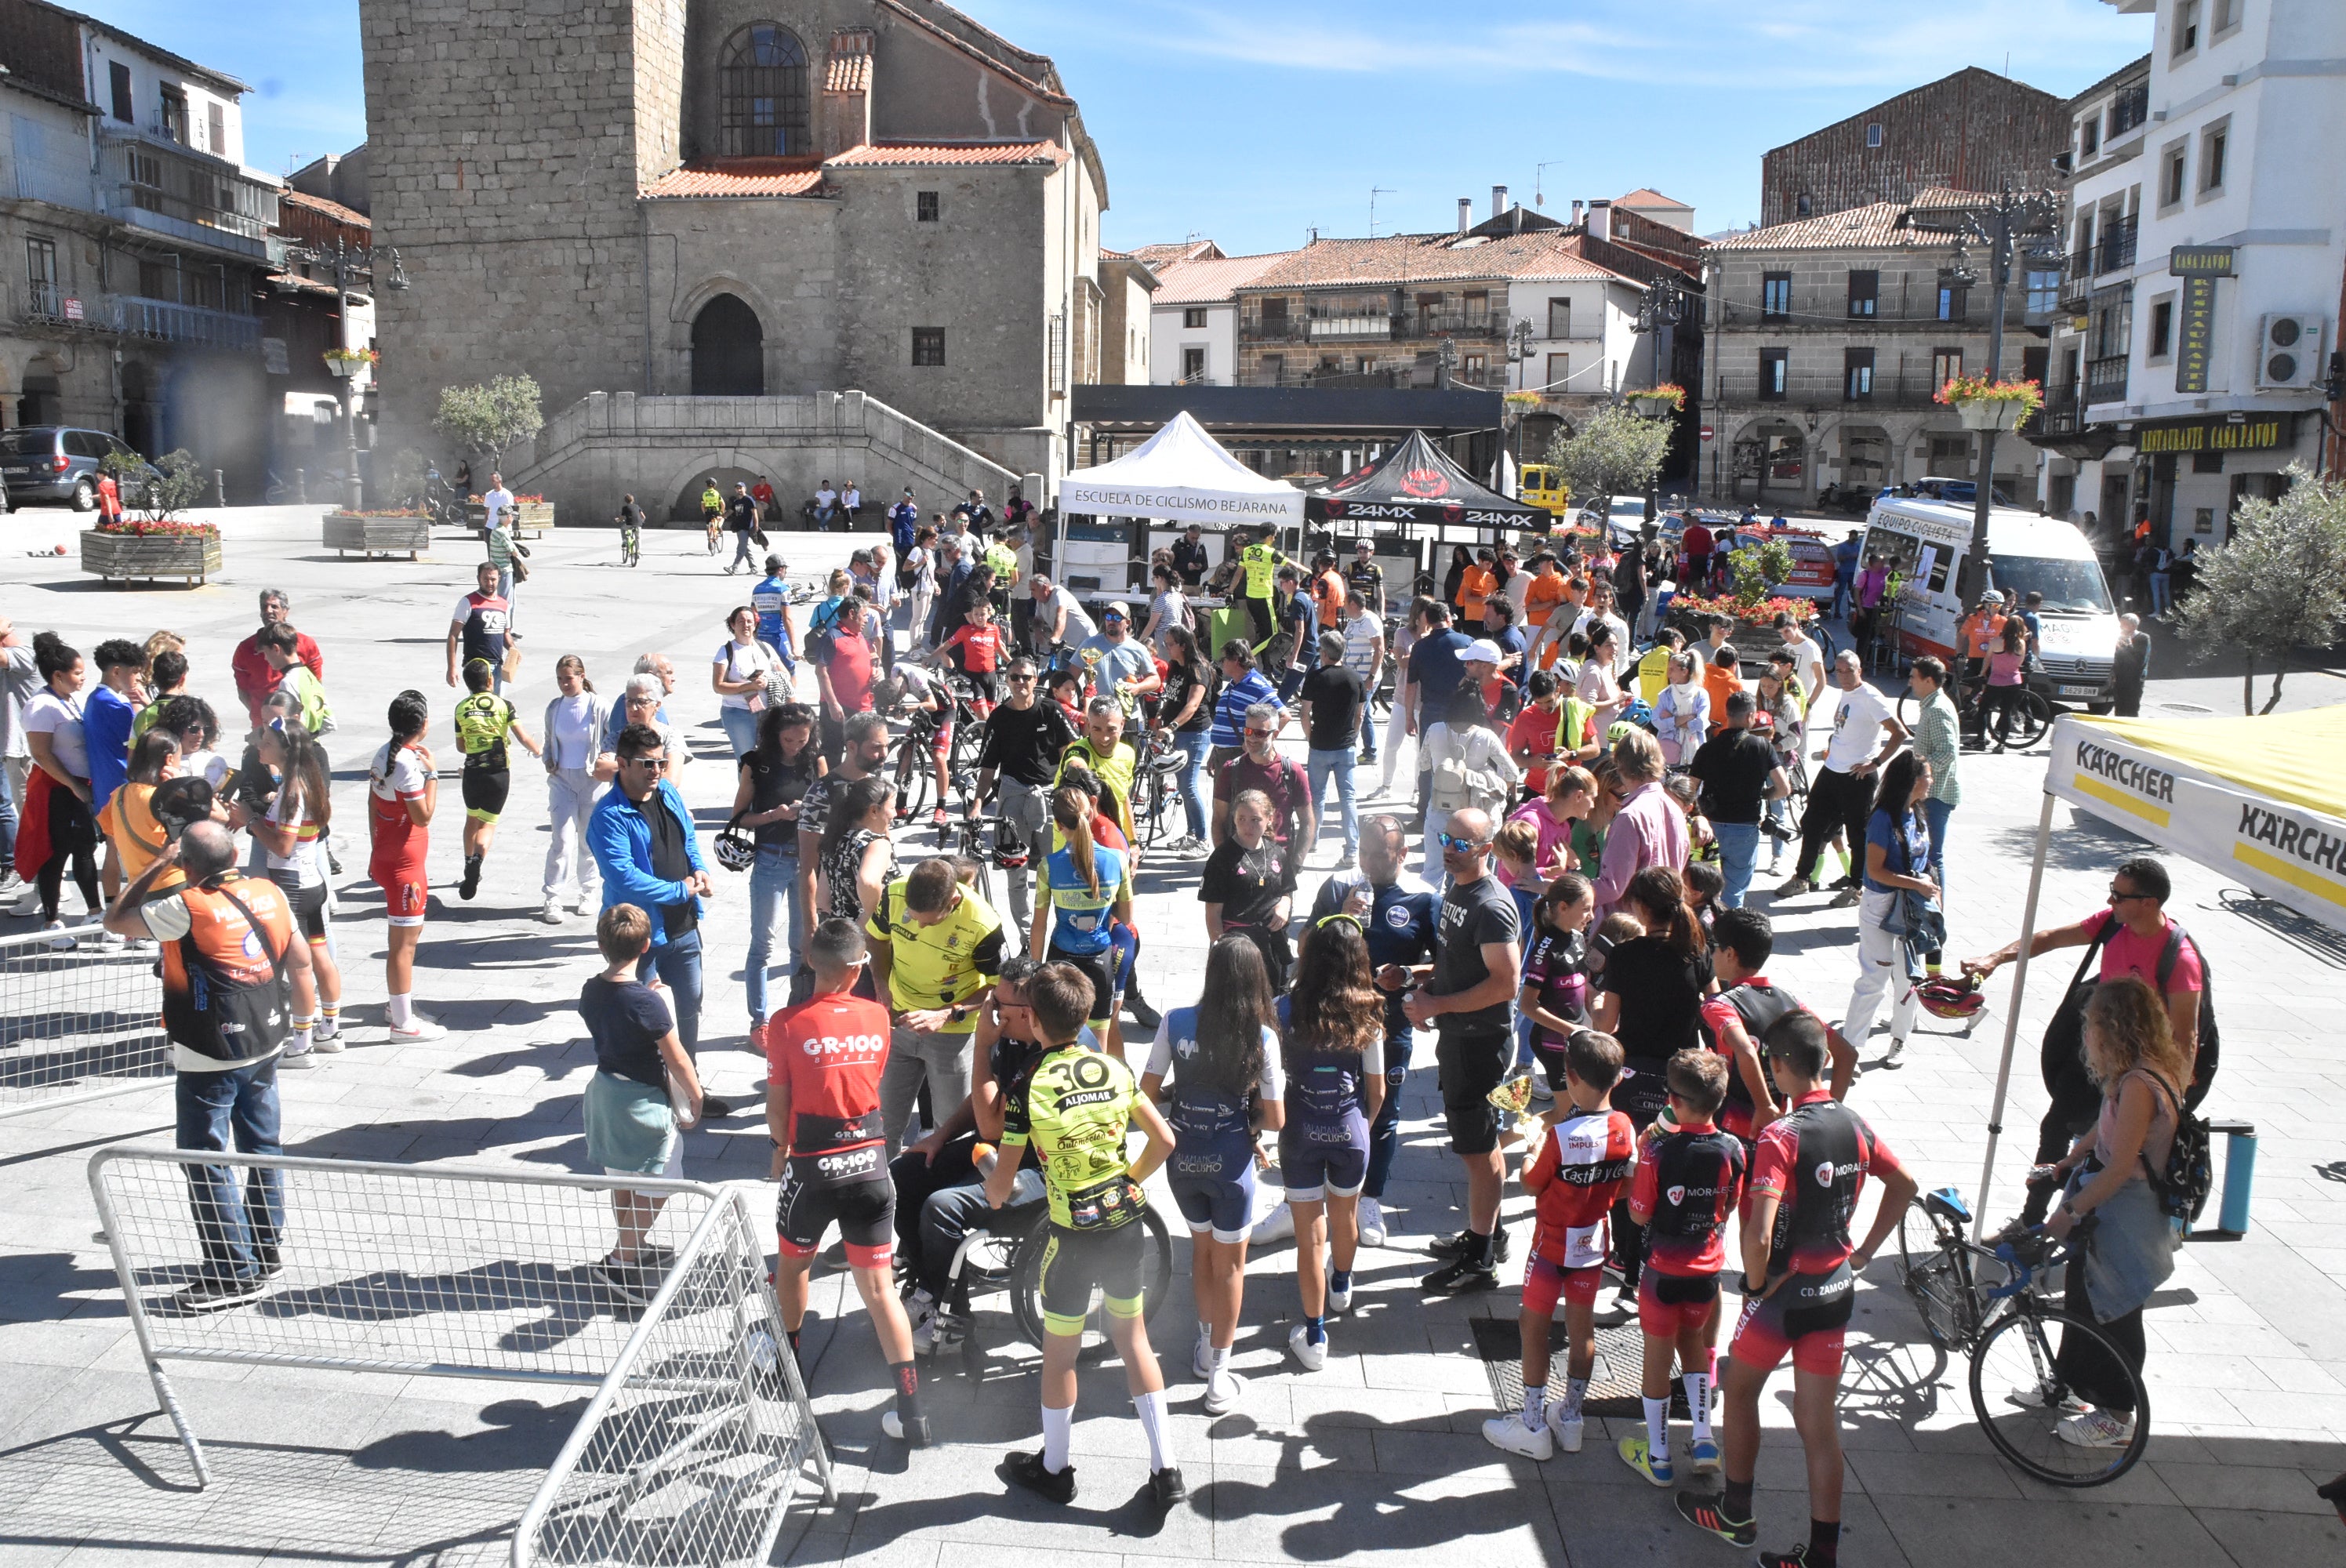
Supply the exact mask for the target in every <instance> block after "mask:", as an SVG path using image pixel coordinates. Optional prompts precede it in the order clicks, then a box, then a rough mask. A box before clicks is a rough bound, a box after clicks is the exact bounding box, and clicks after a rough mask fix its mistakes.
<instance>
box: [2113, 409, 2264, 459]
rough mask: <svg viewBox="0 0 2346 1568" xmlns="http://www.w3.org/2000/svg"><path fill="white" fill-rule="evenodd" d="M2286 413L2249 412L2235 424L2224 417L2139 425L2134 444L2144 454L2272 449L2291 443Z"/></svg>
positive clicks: (2136, 429)
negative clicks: (2247, 415) (2246, 416)
mask: <svg viewBox="0 0 2346 1568" xmlns="http://www.w3.org/2000/svg"><path fill="white" fill-rule="evenodd" d="M2290 423H2291V422H2290V418H2289V416H2288V415H2286V414H2269V413H2268V414H2250V415H2249V417H2248V418H2247V419H2245V420H2242V421H2240V422H2239V423H2237V424H2236V423H2233V422H2231V421H2230V420H2224V419H2194V420H2181V421H2178V422H2177V423H2173V424H2146V425H2137V427H2136V428H2135V432H2134V441H2135V447H2136V449H2137V451H2139V452H2140V453H2142V454H2143V455H2144V456H2145V457H2150V456H2154V455H2156V454H2157V453H2186V452H2270V451H2272V450H2273V449H2275V448H2277V447H2283V446H2287V445H2289V444H2290V439H2291V438H2290Z"/></svg>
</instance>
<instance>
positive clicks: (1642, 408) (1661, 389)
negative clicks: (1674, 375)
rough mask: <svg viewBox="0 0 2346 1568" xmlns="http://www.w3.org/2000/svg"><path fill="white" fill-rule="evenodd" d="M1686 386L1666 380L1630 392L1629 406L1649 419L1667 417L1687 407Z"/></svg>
mask: <svg viewBox="0 0 2346 1568" xmlns="http://www.w3.org/2000/svg"><path fill="white" fill-rule="evenodd" d="M1686 400H1687V394H1686V388H1684V387H1682V386H1680V385H1678V383H1677V382H1663V383H1662V384H1661V385H1659V386H1656V387H1647V388H1646V389H1645V390H1644V391H1642V392H1631V393H1630V394H1629V406H1630V407H1631V408H1633V409H1636V410H1637V412H1639V413H1641V414H1643V415H1645V416H1646V417H1647V419H1667V418H1668V417H1669V416H1670V415H1672V414H1674V413H1677V412H1678V411H1679V410H1681V409H1683V408H1685V407H1686Z"/></svg>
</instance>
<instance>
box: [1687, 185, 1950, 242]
mask: <svg viewBox="0 0 2346 1568" xmlns="http://www.w3.org/2000/svg"><path fill="white" fill-rule="evenodd" d="M1994 200H1995V198H1994V197H1993V196H1984V195H1982V194H1981V193H1979V192H1978V191H1972V190H1949V189H1947V188H1944V187H1934V188H1931V189H1929V190H1925V191H1923V192H1921V193H1919V194H1918V195H1916V196H1915V197H1914V199H1913V200H1911V201H1877V202H1875V203H1873V205H1872V206H1871V207H1853V208H1851V209H1849V210H1848V211H1846V212H1831V213H1827V214H1826V215H1825V216H1824V217H1822V218H1796V219H1793V220H1792V221H1790V223H1773V224H1770V225H1769V226H1768V227H1767V228H1765V229H1749V230H1747V231H1746V232H1744V233H1741V234H1737V235H1731V236H1729V238H1727V239H1721V240H1719V241H1717V242H1716V243H1715V244H1714V245H1713V247H1712V249H1717V250H1845V249H1880V250H1913V249H1941V248H1943V247H1944V246H1945V245H1946V244H1947V243H1948V238H1947V235H1946V234H1945V233H1944V232H1943V231H1934V230H1932V229H1913V228H1908V227H1906V226H1904V225H1903V224H1902V222H1901V221H1900V220H1901V219H1903V218H1904V217H1905V216H1906V214H1907V213H1909V212H1911V211H1913V210H1914V209H1917V208H1920V209H1924V210H1934V209H1937V210H1943V209H1953V208H1964V207H1985V206H1988V205H1989V204H1991V203H1993V202H1994Z"/></svg>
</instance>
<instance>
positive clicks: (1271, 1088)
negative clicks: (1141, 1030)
mask: <svg viewBox="0 0 2346 1568" xmlns="http://www.w3.org/2000/svg"><path fill="white" fill-rule="evenodd" d="M1191 1016H1192V1017H1195V1016H1196V1014H1195V1013H1192V1014H1191ZM1177 1054H1178V1056H1179V1057H1180V1058H1181V1060H1182V1061H1184V1062H1187V1061H1188V1060H1189V1059H1190V1058H1191V1057H1193V1056H1195V1055H1196V1054H1198V1042H1197V1041H1196V1040H1194V1039H1184V1040H1176V1039H1174V1038H1173V1015H1172V1014H1171V1013H1167V1014H1166V1015H1165V1017H1164V1019H1163V1020H1162V1021H1160V1022H1159V1023H1158V1025H1157V1043H1156V1044H1154V1045H1151V1046H1150V1047H1149V1048H1148V1065H1147V1066H1146V1067H1143V1068H1142V1069H1141V1072H1142V1074H1150V1073H1154V1074H1157V1076H1158V1077H1159V1078H1164V1079H1171V1078H1172V1077H1173V1058H1174V1057H1175V1056H1176V1055H1177ZM1260 1092H1261V1095H1262V1103H1263V1104H1264V1105H1277V1104H1279V1102H1280V1101H1281V1100H1282V1099H1284V1098H1286V1096H1287V1079H1286V1076H1285V1075H1284V1074H1282V1073H1281V1072H1280V1065H1279V1032H1278V1031H1277V1030H1275V1029H1272V1028H1270V1027H1269V1026H1268V1025H1266V1026H1265V1027H1264V1029H1263V1032H1262V1085H1261V1091H1260Z"/></svg>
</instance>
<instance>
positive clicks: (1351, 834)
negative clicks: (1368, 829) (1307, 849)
mask: <svg viewBox="0 0 2346 1568" xmlns="http://www.w3.org/2000/svg"><path fill="white" fill-rule="evenodd" d="M1303 770H1304V774H1305V776H1306V777H1307V778H1308V779H1310V780H1311V825H1312V834H1313V836H1314V837H1315V838H1316V837H1318V835H1319V827H1320V803H1321V800H1323V799H1326V797H1327V793H1328V775H1330V774H1331V773H1333V774H1334V775H1335V776H1336V804H1337V806H1338V807H1339V808H1340V809H1341V810H1342V812H1343V819H1344V855H1345V858H1346V859H1348V860H1349V859H1350V858H1352V856H1353V855H1354V854H1356V853H1358V852H1359V850H1360V848H1361V813H1360V809H1359V808H1358V807H1356V806H1354V805H1353V804H1352V748H1351V747H1349V746H1339V747H1337V748H1335V749H1334V750H1332V751H1318V750H1314V751H1309V752H1306V753H1305V754H1304V760H1303Z"/></svg>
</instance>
